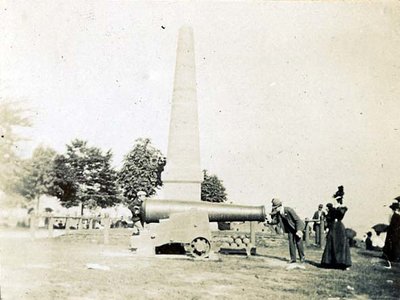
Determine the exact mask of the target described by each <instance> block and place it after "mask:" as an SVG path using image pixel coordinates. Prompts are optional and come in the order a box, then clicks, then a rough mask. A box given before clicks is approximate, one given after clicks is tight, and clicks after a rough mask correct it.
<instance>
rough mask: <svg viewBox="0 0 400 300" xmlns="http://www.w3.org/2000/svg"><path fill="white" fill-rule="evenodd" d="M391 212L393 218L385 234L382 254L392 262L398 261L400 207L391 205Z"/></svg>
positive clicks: (399, 248) (399, 253)
mask: <svg viewBox="0 0 400 300" xmlns="http://www.w3.org/2000/svg"><path fill="white" fill-rule="evenodd" d="M390 208H391V209H392V210H393V216H392V218H391V219H390V224H389V227H388V229H387V232H386V240H385V246H384V247H383V249H382V250H383V254H384V256H385V258H386V259H387V260H389V261H392V262H399V261H400V205H399V203H396V202H395V203H393V204H392V205H390Z"/></svg>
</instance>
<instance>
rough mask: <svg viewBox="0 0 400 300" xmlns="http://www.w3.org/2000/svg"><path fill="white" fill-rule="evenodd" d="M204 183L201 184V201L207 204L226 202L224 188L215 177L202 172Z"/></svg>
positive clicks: (205, 171)
mask: <svg viewBox="0 0 400 300" xmlns="http://www.w3.org/2000/svg"><path fill="white" fill-rule="evenodd" d="M203 173H204V181H203V182H202V183H201V200H202V201H208V202H225V201H226V200H227V197H226V192H225V187H224V185H223V184H222V180H220V179H219V178H218V177H217V176H216V175H208V173H207V170H203Z"/></svg>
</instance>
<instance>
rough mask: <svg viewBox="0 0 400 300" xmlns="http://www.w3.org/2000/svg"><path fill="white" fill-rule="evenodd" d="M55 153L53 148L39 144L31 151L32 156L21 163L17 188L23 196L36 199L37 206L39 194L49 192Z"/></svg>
mask: <svg viewBox="0 0 400 300" xmlns="http://www.w3.org/2000/svg"><path fill="white" fill-rule="evenodd" d="M56 154H57V153H56V152H55V151H54V150H53V149H50V148H45V147H43V146H39V147H37V148H36V149H35V150H34V151H33V154H32V158H31V159H28V160H25V161H24V162H23V164H22V165H23V171H22V172H21V177H20V180H19V182H18V184H17V190H18V192H19V193H20V194H21V195H22V196H24V197H25V198H27V199H29V200H36V201H37V206H39V198H40V196H41V195H45V194H49V187H50V186H51V184H52V181H53V180H52V171H53V162H54V158H55V156H56ZM37 208H38V207H37Z"/></svg>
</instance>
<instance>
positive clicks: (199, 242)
mask: <svg viewBox="0 0 400 300" xmlns="http://www.w3.org/2000/svg"><path fill="white" fill-rule="evenodd" d="M189 249H190V250H189V251H190V253H191V254H192V255H193V256H194V257H196V258H201V257H207V256H208V254H209V253H210V250H211V245H210V242H209V241H208V240H207V239H206V238H204V237H197V238H195V239H194V240H193V241H192V242H191V243H190V247H189Z"/></svg>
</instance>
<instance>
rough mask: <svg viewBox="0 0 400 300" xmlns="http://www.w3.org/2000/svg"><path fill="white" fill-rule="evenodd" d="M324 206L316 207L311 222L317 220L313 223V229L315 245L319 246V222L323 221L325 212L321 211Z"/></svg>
mask: <svg viewBox="0 0 400 300" xmlns="http://www.w3.org/2000/svg"><path fill="white" fill-rule="evenodd" d="M323 207H324V206H323V205H322V204H320V205H318V210H317V211H316V212H315V213H314V216H313V220H318V221H315V222H314V225H313V229H314V231H315V244H316V245H321V235H322V233H321V220H322V219H325V212H324V211H323V210H322V208H323Z"/></svg>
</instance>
